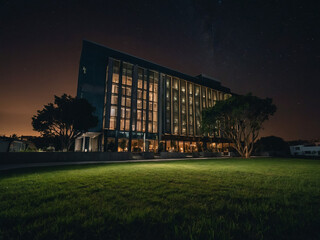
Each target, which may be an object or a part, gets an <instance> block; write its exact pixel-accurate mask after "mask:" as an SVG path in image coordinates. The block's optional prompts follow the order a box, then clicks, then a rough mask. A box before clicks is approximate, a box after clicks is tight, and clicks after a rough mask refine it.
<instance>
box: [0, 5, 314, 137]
mask: <svg viewBox="0 0 320 240" xmlns="http://www.w3.org/2000/svg"><path fill="white" fill-rule="evenodd" d="M319 9H320V6H319V3H318V2H317V1H312V0H310V1H301V0H300V1H296V0H268V1H265V0H241V1H239V0H229V1H228V0H210V1H209V0H175V1H169V0H168V1H164V0H162V1H152V0H150V1H141V0H135V1H132V0H131V1H127V0H125V1H121V0H118V1H108V0H104V1H102V0H100V1H94V0H91V1H86V0H82V1H75V0H69V1H51V0H46V1H43V0H42V1H38V0H37V1H36V0H29V1H21V0H15V1H12V0H2V1H0V63H1V64H0V135H3V134H6V135H7V136H8V135H11V134H13V133H15V134H18V135H37V132H34V131H33V130H32V126H31V117H32V116H33V115H34V114H36V111H37V110H39V109H42V107H43V105H44V104H47V103H49V102H52V101H53V96H54V95H62V94H63V93H67V94H70V95H73V96H75V94H76V89H77V79H78V68H79V60H80V54H81V46H82V39H87V40H90V41H94V42H97V43H100V44H102V45H105V46H108V47H111V48H114V49H117V50H120V51H123V52H127V53H129V54H132V55H135V56H138V57H141V58H144V59H147V60H150V61H153V62H155V63H158V64H160V65H163V66H166V67H169V68H172V69H176V70H178V71H181V72H184V73H187V74H189V75H198V74H200V73H205V74H207V75H210V76H212V77H214V78H216V79H219V80H220V81H221V82H222V84H223V85H224V86H226V87H229V88H231V90H232V91H233V92H235V93H239V94H245V93H248V92H252V93H253V95H256V96H259V97H262V98H264V97H270V98H272V99H273V100H274V103H275V104H276V105H277V107H278V110H277V112H276V114H275V115H274V116H273V117H271V119H270V120H269V121H268V122H266V123H265V124H264V127H265V129H264V130H263V131H262V132H261V136H269V135H275V136H279V137H282V138H284V139H285V140H295V139H314V138H319V137H320V111H319V106H320V105H319V103H320V78H319V76H320V47H319V46H320V44H319V43H320V41H319V40H320V28H319V24H320V19H319V18H320V17H319V16H320V14H319Z"/></svg>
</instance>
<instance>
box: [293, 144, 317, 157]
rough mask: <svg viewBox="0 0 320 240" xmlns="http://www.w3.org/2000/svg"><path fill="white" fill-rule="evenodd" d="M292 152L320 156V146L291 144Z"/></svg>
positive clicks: (295, 154)
mask: <svg viewBox="0 0 320 240" xmlns="http://www.w3.org/2000/svg"><path fill="white" fill-rule="evenodd" d="M290 153H291V155H292V156H308V157H317V156H320V146H317V145H295V146H290Z"/></svg>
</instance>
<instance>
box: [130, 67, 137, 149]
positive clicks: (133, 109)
mask: <svg viewBox="0 0 320 240" xmlns="http://www.w3.org/2000/svg"><path fill="white" fill-rule="evenodd" d="M137 87H138V65H134V66H133V73H132V90H131V115H130V131H129V144H128V151H129V152H131V145H132V130H133V129H132V125H134V126H135V129H134V131H137V129H136V128H137Z"/></svg>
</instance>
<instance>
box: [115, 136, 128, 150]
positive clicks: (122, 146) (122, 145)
mask: <svg viewBox="0 0 320 240" xmlns="http://www.w3.org/2000/svg"><path fill="white" fill-rule="evenodd" d="M128 143H129V141H128V139H127V138H119V139H118V152H128V145H129V144H128Z"/></svg>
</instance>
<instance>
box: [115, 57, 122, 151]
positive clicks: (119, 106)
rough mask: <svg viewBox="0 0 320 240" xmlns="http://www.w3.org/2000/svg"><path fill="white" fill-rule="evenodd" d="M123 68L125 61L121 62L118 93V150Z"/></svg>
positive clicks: (116, 140) (116, 139) (116, 143)
mask: <svg viewBox="0 0 320 240" xmlns="http://www.w3.org/2000/svg"><path fill="white" fill-rule="evenodd" d="M122 68H123V62H122V61H121V62H120V70H119V93H118V109H117V126H116V131H115V133H116V136H115V148H116V150H117V151H118V142H119V141H118V140H119V131H120V118H121V98H122Z"/></svg>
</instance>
